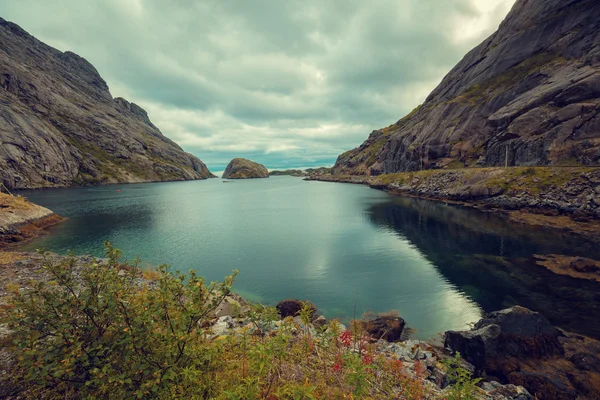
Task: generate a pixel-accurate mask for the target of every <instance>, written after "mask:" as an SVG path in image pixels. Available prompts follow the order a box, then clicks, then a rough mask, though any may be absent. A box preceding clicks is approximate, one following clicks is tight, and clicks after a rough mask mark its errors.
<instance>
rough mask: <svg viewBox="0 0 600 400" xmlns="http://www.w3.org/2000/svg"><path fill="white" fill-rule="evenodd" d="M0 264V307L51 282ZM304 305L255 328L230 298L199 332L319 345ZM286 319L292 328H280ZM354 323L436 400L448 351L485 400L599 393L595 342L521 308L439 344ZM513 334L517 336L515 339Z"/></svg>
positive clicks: (395, 321) (2, 362) (27, 268)
mask: <svg viewBox="0 0 600 400" xmlns="http://www.w3.org/2000/svg"><path fill="white" fill-rule="evenodd" d="M0 256H1V257H0V304H5V303H6V301H8V300H9V293H8V291H7V290H6V289H7V285H15V284H16V285H17V286H18V287H21V288H27V287H29V285H30V281H31V280H47V279H50V276H49V275H48V274H47V272H46V271H45V270H44V268H42V265H41V264H42V262H43V259H44V256H43V255H41V254H37V253H18V252H5V253H2V252H0ZM46 257H49V258H50V259H51V260H52V262H54V263H61V262H65V261H66V260H69V259H70V257H67V256H60V255H56V254H52V253H47V254H46ZM73 260H75V262H74V264H73V265H74V267H75V271H77V270H78V269H79V268H82V266H83V265H84V264H88V263H92V262H94V260H99V261H101V262H108V260H107V259H96V258H95V257H90V256H79V257H74V258H73ZM115 267H116V268H129V267H127V265H126V264H123V265H121V264H116V265H115ZM127 270H128V271H130V272H131V273H134V274H135V275H136V276H137V278H136V279H137V280H136V282H138V281H139V282H141V283H143V282H151V281H152V280H153V279H156V276H153V274H146V273H144V272H143V271H142V270H138V271H137V272H135V271H134V270H129V269H127ZM119 276H120V275H119ZM302 304H303V303H302V302H300V301H299V300H295V299H287V300H282V301H280V302H279V303H278V304H277V306H276V307H275V309H276V310H277V311H278V312H279V321H276V322H264V323H263V322H261V323H258V324H256V323H255V322H252V320H251V319H250V318H249V312H250V309H251V303H248V302H247V301H246V300H245V299H244V298H242V297H241V296H239V295H237V294H235V292H232V294H230V295H228V296H227V297H225V298H224V299H223V301H222V302H221V303H220V304H219V305H218V306H217V307H216V309H215V310H214V317H212V318H211V322H210V325H207V326H205V327H204V329H206V331H205V334H206V335H207V336H206V337H207V340H210V341H213V342H221V341H223V340H227V339H225V338H231V339H232V340H235V338H236V337H238V338H239V337H240V335H247V334H250V335H252V336H255V337H263V338H266V339H263V340H268V338H272V337H274V336H276V335H278V334H279V333H278V332H279V331H280V329H281V328H284V327H285V326H286V325H285V324H286V323H288V324H292V325H294V326H296V328H294V329H296V332H298V334H300V335H303V334H304V335H309V337H311V336H312V337H318V335H319V332H320V329H321V328H324V329H327V328H328V326H330V324H331V321H329V320H328V319H326V318H324V317H323V316H320V315H319V314H318V309H317V308H316V307H314V306H312V307H314V311H313V312H314V314H313V316H312V319H311V323H306V322H302V320H301V318H299V317H298V313H299V311H298V310H299V309H300V308H301V306H302ZM286 317H288V318H289V317H292V318H293V320H291V319H288V320H285V318H286ZM284 320H285V321H288V322H285V321H284ZM358 321H359V324H361V326H362V329H364V330H365V331H366V332H367V333H368V334H369V335H370V339H369V340H370V342H371V343H372V344H373V346H374V349H375V350H374V355H376V356H381V357H386V358H390V359H393V360H400V361H401V362H402V363H403V364H402V365H404V368H406V371H407V373H413V371H416V370H417V369H421V370H422V373H420V374H417V375H414V376H415V378H416V379H419V380H420V382H422V383H423V384H424V385H426V387H427V388H428V390H430V391H431V394H432V395H433V396H434V397H435V398H445V393H446V392H445V389H447V387H448V386H447V385H448V383H449V382H448V380H447V378H446V377H447V370H446V369H445V368H444V367H443V366H442V364H440V362H441V361H442V360H447V359H449V358H451V357H452V352H453V351H460V352H461V357H462V358H463V360H464V362H465V363H464V365H465V368H467V369H468V370H470V371H473V372H474V373H475V376H477V377H481V378H483V382H482V384H481V385H480V389H478V390H479V394H480V395H481V396H482V398H485V399H490V400H491V399H497V400H507V399H512V400H523V399H533V398H534V397H533V396H538V398H549V397H548V396H551V395H558V396H559V397H557V398H565V399H575V398H576V397H577V396H579V395H583V396H595V395H596V394H597V393H598V391H599V390H600V386H599V385H598V381H597V378H599V377H600V370H598V369H597V368H598V366H599V365H598V364H597V362H596V361H599V360H598V359H597V357H596V356H595V355H594V354H595V353H596V351H597V350H598V349H600V342H599V341H598V340H595V339H593V338H590V337H586V336H582V335H578V334H573V333H570V332H567V331H563V330H559V329H557V328H555V327H554V326H552V325H551V324H550V323H549V322H548V320H547V319H546V318H545V316H543V315H542V314H539V313H537V312H533V311H531V310H528V309H526V308H523V307H519V306H515V307H512V308H509V309H505V310H501V311H496V312H492V313H488V314H486V315H485V316H484V317H483V318H482V319H481V320H480V321H479V322H478V323H477V324H476V325H475V327H474V328H472V329H471V330H468V329H465V330H464V331H446V332H445V333H444V341H443V343H442V342H439V343H438V342H436V341H435V340H433V339H428V340H415V339H412V338H410V332H407V323H410V321H405V320H404V319H402V318H401V317H400V316H398V315H393V314H392V313H388V314H376V315H375V314H374V315H372V316H370V317H367V318H363V319H361V320H358ZM334 324H335V323H334ZM408 326H410V325H408ZM513 326H516V329H517V332H512V331H513V328H512V327H513ZM285 329H287V328H284V331H285ZM348 329H350V331H351V332H354V330H355V329H357V328H353V327H352V324H350V325H349V328H348ZM345 330H346V327H343V326H342V328H341V331H342V332H343V331H345ZM496 331H498V332H496ZM8 335H10V331H9V330H4V331H0V339H3V340H6V339H7V338H8ZM482 355H483V358H482ZM13 357H14V354H13V353H10V352H9V349H8V348H5V349H3V350H2V351H0V377H2V376H4V377H7V376H9V375H10V373H11V372H10V371H11V368H12V365H13V362H14V361H13V360H14V358H13ZM520 387H524V388H525V389H527V390H528V391H529V392H528V393H527V392H526V391H524V390H523V389H521V388H520ZM5 389H7V390H9V389H10V390H14V391H17V392H18V391H19V390H20V389H23V388H20V387H19V386H18V385H17V386H12V387H6V388H5ZM540 396H541V397H540ZM583 398H585V397H583ZM589 398H592V397H589Z"/></svg>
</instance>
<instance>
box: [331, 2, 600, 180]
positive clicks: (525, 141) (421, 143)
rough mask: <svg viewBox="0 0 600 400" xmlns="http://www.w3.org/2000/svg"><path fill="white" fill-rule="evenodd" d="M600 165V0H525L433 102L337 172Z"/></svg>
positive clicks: (345, 159)
mask: <svg viewBox="0 0 600 400" xmlns="http://www.w3.org/2000/svg"><path fill="white" fill-rule="evenodd" d="M505 163H507V164H508V165H511V166H512V165H600V1H597V0H518V1H517V2H516V3H515V5H514V6H513V8H512V10H511V12H510V13H509V15H508V16H507V17H506V19H505V20H504V21H503V22H502V24H501V25H500V27H499V29H498V31H497V32H496V33H494V34H493V35H492V36H490V37H489V38H488V39H486V40H485V41H484V42H483V43H481V44H480V45H479V46H477V47H476V48H475V49H473V50H472V51H471V52H469V53H468V54H467V55H466V56H465V57H464V58H463V60H462V61H461V62H460V63H458V65H457V66H456V67H455V68H454V69H452V71H450V73H449V74H448V75H447V76H446V77H445V78H444V79H443V81H442V82H441V83H440V85H439V86H438V87H437V88H436V89H435V90H434V91H433V92H432V93H431V94H430V95H429V97H428V98H427V99H426V101H425V103H424V104H422V105H421V106H419V107H418V108H417V109H415V110H414V111H413V112H412V113H410V114H409V115H407V116H406V117H404V118H402V119H401V120H399V121H398V122H397V123H396V124H394V125H391V126H389V127H387V128H384V129H381V130H376V131H373V132H372V133H371V135H370V136H369V138H368V139H367V140H366V141H365V142H364V143H363V144H362V145H361V146H360V147H358V148H356V149H354V150H350V151H348V152H346V153H344V154H342V155H340V156H339V157H338V160H337V162H336V164H335V166H334V168H333V172H334V173H335V174H359V175H379V174H382V173H385V174H388V173H396V172H404V171H415V170H419V169H431V168H459V167H465V166H500V165H501V166H503V165H505Z"/></svg>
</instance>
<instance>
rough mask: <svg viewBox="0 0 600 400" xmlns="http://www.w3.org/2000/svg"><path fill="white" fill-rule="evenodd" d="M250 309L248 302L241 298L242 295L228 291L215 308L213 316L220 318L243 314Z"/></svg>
mask: <svg viewBox="0 0 600 400" xmlns="http://www.w3.org/2000/svg"><path fill="white" fill-rule="evenodd" d="M249 310H250V306H249V305H248V302H246V300H244V298H242V296H240V295H238V294H235V293H230V294H229V295H227V297H225V298H224V299H223V301H222V302H221V304H219V305H218V306H217V308H216V310H215V317H217V318H220V317H224V316H230V317H237V316H239V315H244V314H246V313H247V312H248V311H249Z"/></svg>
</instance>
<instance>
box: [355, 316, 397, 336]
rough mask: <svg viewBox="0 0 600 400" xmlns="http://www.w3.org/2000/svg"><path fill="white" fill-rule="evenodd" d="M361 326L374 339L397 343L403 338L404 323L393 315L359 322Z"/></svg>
mask: <svg viewBox="0 0 600 400" xmlns="http://www.w3.org/2000/svg"><path fill="white" fill-rule="evenodd" d="M361 325H362V327H363V329H364V330H365V332H367V334H369V335H370V336H371V337H373V338H374V339H377V340H379V339H383V340H385V341H387V342H398V341H400V340H401V339H402V337H403V336H402V334H403V333H404V328H406V321H404V320H403V319H402V318H400V317H398V316H394V315H378V316H376V317H375V318H373V319H369V320H366V321H361Z"/></svg>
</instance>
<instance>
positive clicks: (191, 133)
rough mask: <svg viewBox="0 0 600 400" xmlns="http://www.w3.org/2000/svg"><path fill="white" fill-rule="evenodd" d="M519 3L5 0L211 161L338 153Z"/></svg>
mask: <svg viewBox="0 0 600 400" xmlns="http://www.w3.org/2000/svg"><path fill="white" fill-rule="evenodd" d="M513 3H514V0H380V1H377V2H364V1H359V0H331V1H327V2H322V1H318V0H303V1H299V0H290V1H285V2H283V1H281V2H273V1H267V0H254V1H244V2H239V1H233V0H202V1H196V0H179V1H176V2H173V1H168V0H97V1H93V2H82V1H80V0H59V1H56V2H48V1H46V0H19V1H18V2H17V1H13V0H0V10H1V11H2V17H4V18H6V19H9V20H12V21H13V22H15V23H17V24H19V25H21V26H22V27H23V28H24V29H26V30H28V31H29V32H30V33H31V34H33V35H34V36H36V37H38V38H39V39H40V40H42V41H44V42H46V43H48V44H50V45H52V46H55V47H57V48H59V49H60V50H63V51H64V50H71V51H73V52H75V53H77V54H79V55H81V56H83V57H85V58H86V59H88V60H89V61H90V62H91V63H92V64H94V66H96V68H97V69H98V70H99V72H100V73H101V75H102V76H103V77H104V79H105V80H106V81H107V83H108V84H109V86H110V87H111V92H112V93H113V95H114V96H122V97H125V98H127V99H128V100H130V101H133V102H135V103H137V104H139V105H140V106H142V107H144V108H145V109H146V110H147V111H148V113H149V116H150V118H151V119H152V121H153V122H154V123H155V125H157V126H158V127H159V128H160V129H161V130H162V132H163V133H164V134H165V135H166V136H168V137H170V138H172V139H173V140H175V141H176V142H178V143H179V144H180V145H181V146H182V147H183V148H184V149H186V150H187V151H190V152H192V153H194V154H196V155H197V156H199V157H200V158H201V159H202V160H203V161H205V162H206V163H207V164H208V166H209V167H210V168H212V169H214V170H220V169H223V168H224V165H225V164H227V162H228V161H229V160H230V159H231V158H233V157H247V158H251V159H253V160H255V161H258V162H261V163H264V164H265V165H266V166H267V167H269V168H286V167H297V166H310V165H326V164H332V163H333V162H334V161H335V158H336V156H337V155H338V154H339V153H341V152H343V151H345V150H347V149H350V148H353V147H355V146H357V145H358V144H360V143H361V142H362V141H363V140H364V139H365V138H366V137H367V135H368V134H369V132H370V131H372V130H373V129H377V128H381V127H384V126H387V125H389V124H391V123H393V122H395V121H396V120H398V119H399V118H401V117H402V116H403V115H405V114H407V113H408V112H410V110H412V109H413V108H414V107H415V106H417V105H418V104H419V103H421V102H422V101H423V100H424V99H425V97H426V96H427V95H428V94H429V92H430V91H431V90H432V89H433V88H434V87H435V86H436V85H437V84H438V83H439V82H440V80H441V79H442V78H443V76H444V75H445V74H446V73H447V72H448V71H449V70H450V69H451V68H452V67H453V66H454V65H455V64H456V63H457V62H458V61H459V60H460V59H461V58H462V56H463V55H464V54H465V53H466V52H467V51H468V50H470V49H471V48H472V47H473V46H475V45H476V44H478V43H479V42H480V41H482V40H483V39H484V38H485V37H487V36H488V35H489V34H491V33H492V32H493V31H494V30H495V29H496V28H497V26H498V24H499V23H500V22H501V20H502V19H503V17H504V16H505V15H506V14H507V12H508V11H509V9H510V7H511V6H512V4H513Z"/></svg>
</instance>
